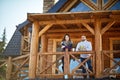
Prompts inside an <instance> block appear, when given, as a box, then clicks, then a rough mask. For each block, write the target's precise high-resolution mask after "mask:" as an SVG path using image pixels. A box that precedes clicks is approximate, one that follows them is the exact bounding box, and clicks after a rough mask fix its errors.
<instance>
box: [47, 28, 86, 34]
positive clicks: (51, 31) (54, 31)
mask: <svg viewBox="0 0 120 80" xmlns="http://www.w3.org/2000/svg"><path fill="white" fill-rule="evenodd" d="M80 31H82V32H84V31H88V30H87V29H54V30H48V32H50V33H57V32H61V33H63V32H80ZM62 35H63V34H62Z"/></svg>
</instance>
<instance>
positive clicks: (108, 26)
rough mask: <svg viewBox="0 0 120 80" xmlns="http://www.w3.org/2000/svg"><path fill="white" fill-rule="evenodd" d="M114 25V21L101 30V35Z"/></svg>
mask: <svg viewBox="0 0 120 80" xmlns="http://www.w3.org/2000/svg"><path fill="white" fill-rule="evenodd" d="M114 23H115V21H112V22H109V23H108V24H107V25H106V26H105V27H104V28H103V29H102V30H101V34H102V35H103V34H104V33H105V32H106V31H107V30H108V29H109V28H110V27H111V26H112V25H113V24H114Z"/></svg>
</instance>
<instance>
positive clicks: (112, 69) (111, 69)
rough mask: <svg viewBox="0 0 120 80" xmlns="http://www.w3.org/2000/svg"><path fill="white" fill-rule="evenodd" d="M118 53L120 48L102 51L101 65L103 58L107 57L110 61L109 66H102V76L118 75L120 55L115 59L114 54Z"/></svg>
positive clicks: (119, 75) (119, 73) (119, 74)
mask: <svg viewBox="0 0 120 80" xmlns="http://www.w3.org/2000/svg"><path fill="white" fill-rule="evenodd" d="M117 54H120V50H115V51H112V50H111V51H105V50H104V51H102V62H103V67H104V63H105V62H104V61H105V58H104V57H107V59H109V61H110V66H108V67H107V68H103V72H102V73H103V75H104V76H108V77H114V78H116V77H117V76H118V77H120V72H119V71H118V69H119V70H120V55H119V56H118V57H119V59H118V60H115V57H114V55H117Z"/></svg>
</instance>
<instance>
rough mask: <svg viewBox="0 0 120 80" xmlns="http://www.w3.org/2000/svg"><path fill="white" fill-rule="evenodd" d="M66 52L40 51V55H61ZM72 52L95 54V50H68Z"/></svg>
mask: <svg viewBox="0 0 120 80" xmlns="http://www.w3.org/2000/svg"><path fill="white" fill-rule="evenodd" d="M64 53H65V52H39V53H38V55H59V54H64ZM68 53H71V54H94V53H95V51H77V52H72V51H70V52H68Z"/></svg>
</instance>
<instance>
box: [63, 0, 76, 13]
mask: <svg viewBox="0 0 120 80" xmlns="http://www.w3.org/2000/svg"><path fill="white" fill-rule="evenodd" d="M77 1H78V0H72V2H71V3H70V4H69V5H68V6H67V7H66V8H65V9H64V10H63V11H62V12H67V11H69V10H70V9H71V7H72V6H73V5H74V4H75V3H76V2H77Z"/></svg>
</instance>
